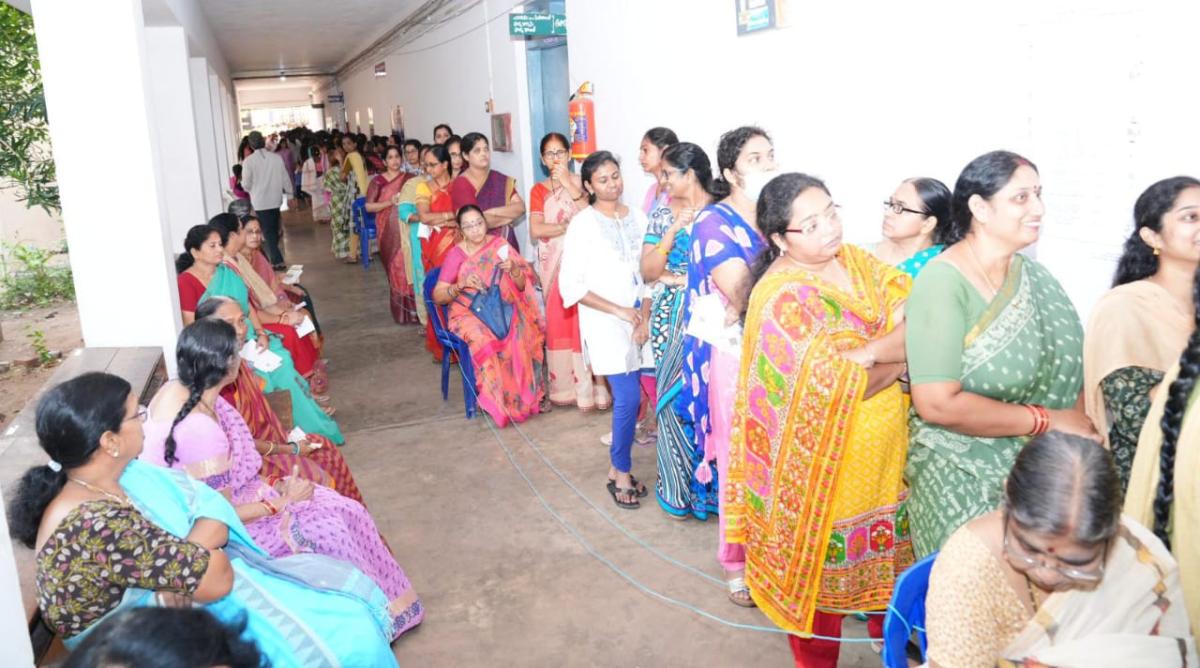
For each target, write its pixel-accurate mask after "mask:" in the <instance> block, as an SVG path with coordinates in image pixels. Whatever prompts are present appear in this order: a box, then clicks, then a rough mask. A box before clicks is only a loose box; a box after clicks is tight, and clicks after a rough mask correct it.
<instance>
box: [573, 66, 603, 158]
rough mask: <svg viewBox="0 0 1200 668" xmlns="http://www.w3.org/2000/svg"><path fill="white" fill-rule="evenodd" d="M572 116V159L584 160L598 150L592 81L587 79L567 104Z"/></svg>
mask: <svg viewBox="0 0 1200 668" xmlns="http://www.w3.org/2000/svg"><path fill="white" fill-rule="evenodd" d="M567 113H568V114H569V115H570V117H571V159H572V160H583V159H584V158H586V157H588V156H589V155H591V154H592V153H595V152H596V105H595V103H593V102H592V82H590V81H585V82H583V85H581V86H580V87H579V90H577V91H575V94H574V95H572V96H571V101H570V103H569V104H568V105H567Z"/></svg>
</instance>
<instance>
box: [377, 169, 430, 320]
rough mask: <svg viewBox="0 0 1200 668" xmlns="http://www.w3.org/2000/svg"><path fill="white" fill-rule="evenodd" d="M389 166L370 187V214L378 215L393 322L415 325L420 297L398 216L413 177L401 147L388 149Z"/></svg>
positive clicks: (406, 241) (405, 227)
mask: <svg viewBox="0 0 1200 668" xmlns="http://www.w3.org/2000/svg"><path fill="white" fill-rule="evenodd" d="M386 165H387V169H386V170H384V171H383V172H382V173H380V174H376V175H375V178H373V179H371V185H370V186H369V187H368V188H367V204H366V206H367V212H368V213H373V214H375V230H376V232H377V234H378V235H379V257H380V259H381V260H383V266H384V268H385V269H386V270H387V277H388V286H389V289H390V298H389V299H388V305H389V306H390V307H391V310H392V319H393V320H395V321H396V322H398V323H400V324H404V325H407V324H416V323H419V322H420V321H419V320H418V319H417V297H416V292H415V291H414V286H413V284H412V278H411V277H410V273H409V270H406V269H405V267H406V266H407V258H409V257H412V252H411V249H410V248H409V243H408V227H407V226H404V228H403V229H401V226H400V220H399V218H398V217H397V216H396V200H397V196H398V195H399V194H400V189H401V188H403V187H404V182H405V181H407V180H408V179H409V177H411V176H412V174H408V173H406V172H404V171H401V167H402V166H403V165H404V156H403V155H402V154H401V152H400V147H399V146H389V147H388V148H387V161H386Z"/></svg>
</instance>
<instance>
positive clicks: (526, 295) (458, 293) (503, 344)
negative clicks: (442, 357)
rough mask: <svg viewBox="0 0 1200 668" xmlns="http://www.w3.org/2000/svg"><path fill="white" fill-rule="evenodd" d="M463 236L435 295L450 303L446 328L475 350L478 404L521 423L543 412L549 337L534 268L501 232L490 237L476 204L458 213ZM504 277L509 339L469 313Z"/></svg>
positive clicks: (504, 420)
mask: <svg viewBox="0 0 1200 668" xmlns="http://www.w3.org/2000/svg"><path fill="white" fill-rule="evenodd" d="M456 220H457V223H458V228H459V230H461V231H462V234H463V238H462V241H460V242H458V244H457V245H455V246H454V248H451V249H450V251H449V252H448V253H446V259H445V261H444V262H443V263H442V266H441V273H440V274H438V282H437V285H436V286H435V287H434V290H433V300H434V301H435V302H437V303H438V304H449V306H450V309H449V311H450V312H449V315H448V320H449V322H447V323H446V329H448V330H450V331H451V332H453V333H455V334H457V335H458V336H459V337H460V338H461V339H462V340H463V341H466V342H467V346H468V347H469V348H470V349H471V362H472V364H474V366H475V381H476V384H477V388H476V391H477V393H478V395H479V396H478V398H479V405H480V406H482V407H483V409H484V410H485V411H487V412H488V414H489V415H491V416H492V419H493V420H495V421H496V424H497V425H499V426H501V427H503V426H505V425H507V424H508V423H509V422H510V421H512V422H524V421H525V420H526V419H528V418H529V417H530V416H531V415H534V414H536V413H537V412H538V405H539V403H540V402H541V400H542V392H543V390H542V384H541V383H540V382H539V375H540V374H539V370H540V368H541V367H540V365H541V364H542V363H543V361H544V354H543V351H542V339H543V337H544V336H545V331H544V326H543V323H542V316H541V312H540V311H539V310H538V306H537V298H536V296H535V295H534V289H535V288H534V286H535V284H536V281H537V279H536V278H535V277H534V275H533V269H532V268H531V267H530V266H529V263H528V262H526V261H525V260H524V259H523V258H522V257H521V255H520V253H518V252H517V250H516V249H515V248H513V247H512V246H511V245H509V243H508V242H507V241H505V239H504V237H501V236H498V235H491V234H488V229H487V223H486V222H485V221H484V217H483V212H482V211H481V210H480V209H479V207H477V206H475V205H474V204H468V205H466V206H464V207H462V208H461V209H459V210H458V214H457V216H456ZM497 282H499V285H500V294H501V297H502V298H503V299H504V302H505V303H507V304H509V305H510V306H511V307H512V322H511V325H510V326H509V328H508V332H507V333H505V334H504V336H501V337H497V335H496V333H495V332H493V331H492V329H491V328H490V327H489V326H488V324H487V323H485V322H484V321H483V320H482V319H480V317H479V316H477V315H476V314H475V313H473V312H472V311H471V298H472V297H474V296H475V295H478V294H480V293H482V292H483V291H485V290H487V289H488V288H489V287H490V286H492V285H495V284H496V283H497Z"/></svg>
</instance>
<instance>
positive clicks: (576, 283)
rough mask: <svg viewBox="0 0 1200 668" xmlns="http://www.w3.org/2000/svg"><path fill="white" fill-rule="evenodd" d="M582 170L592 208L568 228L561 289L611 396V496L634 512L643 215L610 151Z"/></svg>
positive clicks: (640, 491)
mask: <svg viewBox="0 0 1200 668" xmlns="http://www.w3.org/2000/svg"><path fill="white" fill-rule="evenodd" d="M580 172H581V176H582V178H583V187H584V189H585V190H587V193H588V201H589V203H590V204H591V206H589V207H588V208H586V209H584V210H583V211H580V212H579V213H577V214H575V217H574V218H572V219H571V223H570V224H569V225H568V227H567V233H566V236H565V237H564V239H563V259H562V268H561V269H560V270H559V279H558V280H559V290H560V292H561V293H562V299H563V305H564V306H565V307H566V308H570V307H571V306H572V305H574V304H579V331H580V334H581V335H582V338H583V350H584V355H585V356H586V357H587V360H588V362H589V363H590V365H591V368H592V371H593V372H594V373H595V374H596V375H598V376H606V377H607V378H608V384H609V387H610V389H611V390H612V394H613V416H612V428H613V429H612V445H611V446H610V447H609V458H610V460H611V467H610V468H609V471H608V492H609V494H611V495H612V497H613V501H614V502H615V503H616V504H617V506H619V507H621V508H625V509H630V510H632V509H635V508H638V507H639V503H638V498H639V497H644V496H646V486H645V485H644V484H642V483H640V482H638V481H637V479H635V478H634V477H633V475H632V473H631V469H632V467H633V464H632V461H631V457H630V449H631V448H632V446H633V434H634V429H635V428H636V426H637V413H638V405H639V403H640V402H641V389H640V386H639V383H638V375H639V373H640V370H641V367H642V354H641V349H642V347H643V345H644V344H645V343H646V339H647V338H648V336H649V330H648V322H647V320H646V318H644V317H643V315H642V311H641V303H640V302H641V297H642V292H643V285H642V274H641V266H640V260H641V251H642V238H643V237H644V236H645V235H646V215H645V214H644V213H642V212H641V211H640V210H639V209H633V208H630V207H627V206H625V205H624V204H622V203H621V194H622V192H623V191H624V184H623V182H622V180H621V166H620V164H619V163H618V162H617V159H616V158H615V157H613V155H612V153H609V152H608V151H597V152H596V153H593V154H592V155H591V156H589V157H588V159H587V160H584V161H583V168H582V169H581V170H580Z"/></svg>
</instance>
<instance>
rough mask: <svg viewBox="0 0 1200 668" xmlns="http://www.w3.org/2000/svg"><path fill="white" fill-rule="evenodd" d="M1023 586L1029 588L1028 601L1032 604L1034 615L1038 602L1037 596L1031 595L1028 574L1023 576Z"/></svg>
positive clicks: (1031, 588)
mask: <svg viewBox="0 0 1200 668" xmlns="http://www.w3.org/2000/svg"><path fill="white" fill-rule="evenodd" d="M1025 588H1026V589H1028V590H1029V603H1030V604H1031V605H1033V613H1034V614H1035V615H1036V614H1037V611H1038V602H1037V597H1036V596H1034V595H1033V581H1032V580H1030V579H1029V576H1028V575H1026V576H1025Z"/></svg>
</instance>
